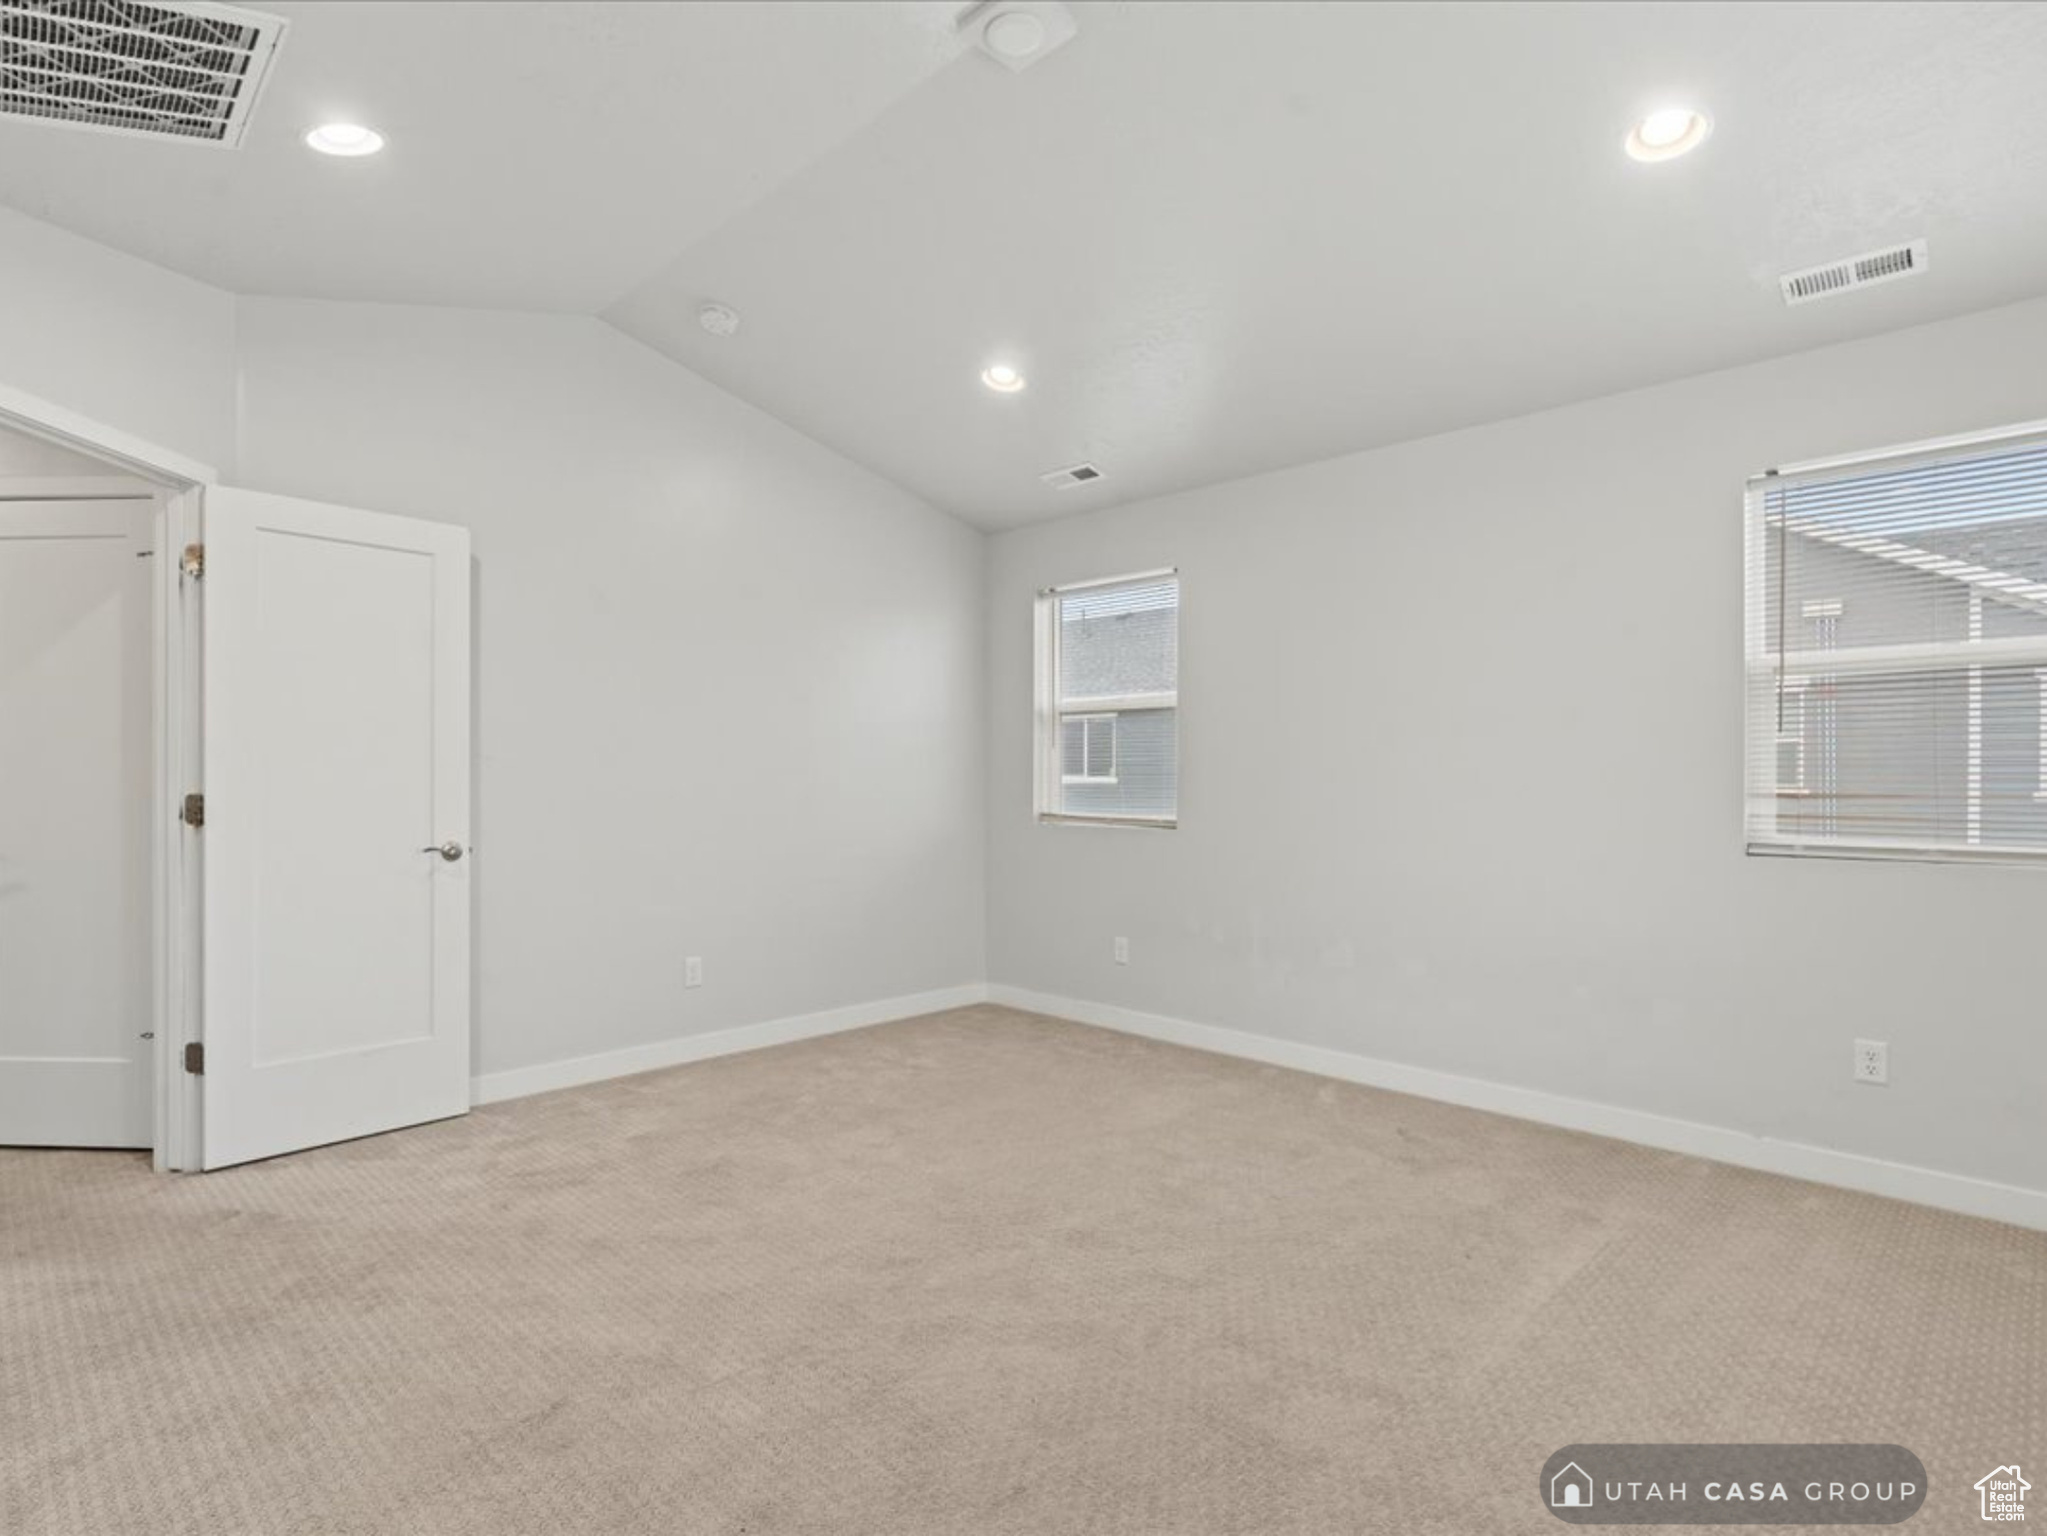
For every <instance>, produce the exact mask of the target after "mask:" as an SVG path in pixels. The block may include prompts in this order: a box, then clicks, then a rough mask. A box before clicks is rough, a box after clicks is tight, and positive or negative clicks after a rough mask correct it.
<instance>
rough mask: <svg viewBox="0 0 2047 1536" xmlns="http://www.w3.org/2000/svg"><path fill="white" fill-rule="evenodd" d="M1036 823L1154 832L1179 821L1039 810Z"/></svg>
mask: <svg viewBox="0 0 2047 1536" xmlns="http://www.w3.org/2000/svg"><path fill="white" fill-rule="evenodd" d="M1038 824H1039V825H1040V826H1044V827H1146V828H1150V829H1151V830H1152V831H1155V832H1170V831H1172V830H1173V829H1174V828H1176V827H1178V826H1179V825H1180V822H1179V818H1178V817H1166V816H1074V815H1069V814H1066V813H1063V812H1057V811H1040V812H1038Z"/></svg>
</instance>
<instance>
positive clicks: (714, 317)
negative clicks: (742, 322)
mask: <svg viewBox="0 0 2047 1536" xmlns="http://www.w3.org/2000/svg"><path fill="white" fill-rule="evenodd" d="M697 324H698V325H701V326H702V327H703V328H704V329H705V330H707V331H709V332H710V333H711V334H712V335H713V336H731V335H734V334H735V333H736V332H737V331H738V330H739V311H738V310H736V309H734V308H733V307H732V306H731V305H730V304H720V303H718V302H717V301H716V300H715V299H713V300H712V301H711V302H710V303H708V304H706V305H704V307H703V308H701V309H699V310H698V311H697Z"/></svg>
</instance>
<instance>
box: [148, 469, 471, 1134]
mask: <svg viewBox="0 0 2047 1536" xmlns="http://www.w3.org/2000/svg"><path fill="white" fill-rule="evenodd" d="M201 602H202V605H203V618H202V621H201V623H202V636H203V659H202V672H203V684H204V703H203V706H202V707H203V719H204V747H203V755H204V763H205V767H204V789H205V803H204V810H203V818H204V828H203V831H201V832H200V833H199V837H200V839H201V840H202V844H203V848H204V857H205V878H204V885H205V897H204V902H203V922H202V926H203V935H202V944H203V959H202V975H203V978H204V980H203V1015H204V1028H203V1046H204V1051H203V1057H202V1058H201V1059H199V1060H196V1061H193V1062H191V1063H189V1065H190V1066H196V1067H198V1068H199V1070H200V1074H201V1075H200V1082H201V1099H202V1103H203V1116H202V1122H201V1145H202V1147H203V1157H202V1162H203V1165H204V1166H205V1167H207V1168H220V1167H224V1166H226V1165H228V1164H231V1163H241V1162H247V1161H249V1160H250V1159H252V1158H259V1157H270V1156H274V1155H275V1154H277V1153H280V1152H291V1151H296V1150H298V1149H299V1148H302V1147H312V1146H318V1145H320V1144H322V1143H324V1142H331V1141H343V1140H346V1139H348V1138H350V1137H354V1136H363V1135H367V1134H369V1133H371V1132H373V1131H387V1130H391V1129H393V1128H395V1127H397V1126H403V1125H415V1124H418V1123H420V1122H422V1121H427V1120H438V1119H442V1118H444V1117H446V1116H449V1115H459V1114H462V1113H464V1112H465V1111H467V1109H468V1108H469V921H470V891H469V880H470V874H469V872H470V867H471V866H470V861H469V858H468V854H469V835H470V834H469V686H470V679H469V535H468V532H467V530H465V529H462V528H456V527H451V526H448V525H445V524H441V523H427V522H419V521H415V520H413V519H411V518H402V517H389V516H385V515H383V514H380V513H375V512H360V511H356V510H354V509H353V508H349V507H335V506H325V505H322V504H320V503H317V502H309V501H297V500H293V499H291V498H289V497H284V496H271V495H267V494H263V493H260V492H256V491H243V490H234V489H231V488H226V487H214V488H210V489H209V490H208V491H207V492H206V502H205V553H204V575H203V578H202V582H201Z"/></svg>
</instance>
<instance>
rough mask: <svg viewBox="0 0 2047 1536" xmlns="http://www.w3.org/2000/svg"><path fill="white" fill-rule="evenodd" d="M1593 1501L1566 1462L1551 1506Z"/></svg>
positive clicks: (1583, 1479)
mask: <svg viewBox="0 0 2047 1536" xmlns="http://www.w3.org/2000/svg"><path fill="white" fill-rule="evenodd" d="M2012 1470H2013V1471H2017V1470H2018V1469H2017V1468H2016V1467H2014V1468H2013V1469H2012ZM1591 1502H1592V1474H1591V1473H1590V1472H1587V1471H1586V1470H1585V1469H1584V1468H1583V1467H1581V1466H1579V1465H1578V1463H1577V1462H1575V1461H1567V1462H1565V1463H1564V1468H1563V1470H1562V1471H1561V1472H1559V1473H1557V1475H1556V1476H1555V1477H1553V1478H1551V1479H1550V1480H1549V1503H1550V1508H1552V1509H1583V1508H1584V1507H1585V1506H1586V1505H1588V1504H1590V1503H1591Z"/></svg>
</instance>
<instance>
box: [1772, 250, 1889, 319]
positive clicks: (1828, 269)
mask: <svg viewBox="0 0 2047 1536" xmlns="http://www.w3.org/2000/svg"><path fill="white" fill-rule="evenodd" d="M1925 270H1926V242H1925V241H1924V240H1914V241H1912V242H1911V243H1910V244H1909V245H1894V246H1891V247H1889V248H1888V249H1885V250H1881V251H1870V252H1868V253H1867V254H1866V255H1862V256H1850V257H1849V258H1848V259H1847V260H1846V261H1830V262H1828V263H1827V264H1826V265H1825V266H1823V267H1807V268H1806V269H1805V270H1804V271H1803V272H1787V273H1785V274H1784V275H1783V276H1782V277H1780V278H1778V279H1777V286H1778V288H1779V289H1781V290H1782V291H1783V294H1784V302H1785V303H1786V304H1810V303H1812V301H1813V300H1814V299H1831V298H1833V297H1834V296H1835V295H1837V294H1843V293H1851V292H1853V291H1854V290H1855V289H1857V288H1867V287H1869V286H1870V285H1871V284H1872V283H1888V282H1890V281H1891V280H1892V279H1893V278H1898V277H1917V276H1918V275H1919V274H1920V273H1921V272H1924V271H1925Z"/></svg>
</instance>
